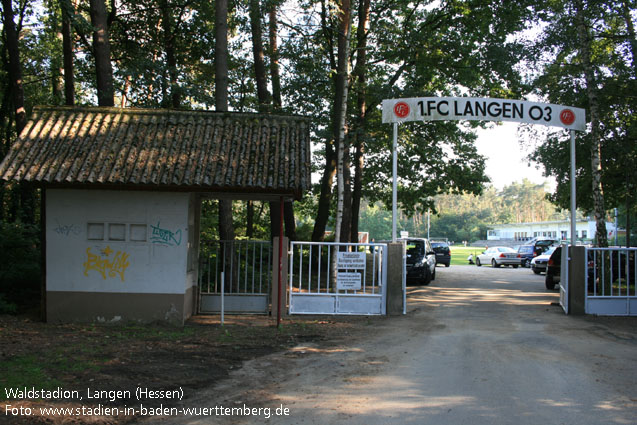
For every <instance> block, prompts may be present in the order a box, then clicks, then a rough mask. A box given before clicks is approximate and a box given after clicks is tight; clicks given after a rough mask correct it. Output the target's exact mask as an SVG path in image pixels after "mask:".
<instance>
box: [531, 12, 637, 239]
mask: <svg viewBox="0 0 637 425" xmlns="http://www.w3.org/2000/svg"><path fill="white" fill-rule="evenodd" d="M544 6H545V7H543V8H542V9H541V10H540V11H539V12H538V14H539V16H540V17H541V18H542V19H543V21H544V22H545V23H547V24H548V25H547V26H546V29H545V32H544V34H543V36H542V37H540V39H539V42H538V43H536V44H535V46H534V49H533V50H531V55H533V57H534V58H542V59H543V60H544V62H543V63H542V65H541V66H538V67H537V68H538V71H539V76H538V77H537V78H536V79H535V80H534V81H533V85H534V86H535V87H537V90H538V93H540V94H541V95H542V96H544V97H546V98H547V99H548V100H549V101H551V102H553V103H561V104H567V105H574V106H580V107H584V108H586V109H588V110H589V114H588V115H589V119H590V132H589V133H587V134H583V135H578V137H577V160H576V165H577V180H578V181H577V187H578V193H577V202H578V207H579V208H581V209H583V210H584V211H586V212H593V213H594V215H595V218H596V221H597V235H598V236H599V240H598V244H600V245H601V246H603V245H604V244H607V243H608V242H607V238H606V230H605V223H604V221H605V217H606V206H618V205H621V204H625V203H628V204H630V203H631V197H632V193H633V190H630V189H629V188H632V187H635V181H636V179H635V172H634V169H635V166H636V165H637V163H636V162H635V157H636V153H635V150H636V145H637V144H636V143H635V124H636V122H635V120H634V119H633V118H632V117H633V116H634V112H635V110H636V109H637V102H636V99H635V98H634V97H632V96H629V95H628V96H627V93H632V92H634V91H635V89H636V88H637V86H636V81H635V68H634V66H633V65H634V50H633V46H634V32H632V35H631V29H630V27H631V25H632V21H631V19H630V13H629V14H628V17H627V16H626V7H629V6H628V5H627V4H626V3H624V2H619V3H618V2H610V1H604V0H595V1H587V2H582V1H581V0H573V1H566V0H564V1H561V2H553V3H547V4H546V5H544ZM632 10H633V11H634V7H633V9H632ZM570 12H574V13H570ZM627 18H628V19H627ZM574 34H576V35H577V36H576V37H573V35H574ZM585 152H589V153H590V154H589V156H588V158H586V157H585V156H583V153H585ZM531 157H532V158H534V160H536V161H538V162H539V163H540V164H542V165H543V166H544V168H545V173H546V174H547V175H548V174H552V175H555V176H556V177H557V180H558V190H557V192H556V193H555V194H554V196H553V197H552V199H553V200H554V201H555V202H556V203H558V205H560V206H562V207H566V206H567V205H568V201H569V194H568V186H569V184H570V181H569V179H570V177H569V176H568V167H569V162H570V160H569V157H568V138H567V137H566V135H564V134H559V133H551V134H550V135H549V140H548V144H546V145H544V146H539V147H538V148H536V151H535V153H534V154H532V155H531ZM629 209H630V207H629Z"/></svg>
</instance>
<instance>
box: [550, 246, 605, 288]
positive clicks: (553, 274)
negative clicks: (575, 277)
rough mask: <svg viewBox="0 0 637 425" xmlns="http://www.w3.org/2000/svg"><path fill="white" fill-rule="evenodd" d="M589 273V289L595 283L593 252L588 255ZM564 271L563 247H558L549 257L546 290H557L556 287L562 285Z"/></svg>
mask: <svg viewBox="0 0 637 425" xmlns="http://www.w3.org/2000/svg"><path fill="white" fill-rule="evenodd" d="M587 262H588V264H587V273H588V284H589V289H590V285H592V284H593V282H594V276H595V262H594V259H593V256H592V255H591V252H589V253H588V260H587ZM561 271H562V247H561V246H558V247H557V248H555V251H553V253H552V254H551V256H550V257H549V260H548V262H547V263H546V278H545V279H544V285H545V286H546V289H555V285H557V284H558V283H560V273H561Z"/></svg>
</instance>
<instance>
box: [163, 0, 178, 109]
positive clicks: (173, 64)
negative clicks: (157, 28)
mask: <svg viewBox="0 0 637 425" xmlns="http://www.w3.org/2000/svg"><path fill="white" fill-rule="evenodd" d="M161 9H162V30H163V33H164V50H165V52H166V65H167V66H168V84H169V86H170V91H169V93H170V94H169V96H170V99H163V102H164V103H165V105H166V106H170V107H172V108H175V109H177V108H179V107H180V106H181V93H180V91H179V85H178V84H177V57H176V55H175V35H174V30H173V28H172V23H173V17H172V14H171V6H170V5H169V4H168V1H167V0H162V2H161Z"/></svg>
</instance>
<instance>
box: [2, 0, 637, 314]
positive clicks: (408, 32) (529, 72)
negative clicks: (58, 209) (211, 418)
mask: <svg viewBox="0 0 637 425" xmlns="http://www.w3.org/2000/svg"><path fill="white" fill-rule="evenodd" d="M1 7H2V21H1V24H2V38H1V39H0V60H1V66H0V157H3V156H4V155H5V154H6V152H7V151H8V149H9V146H10V145H11V143H12V142H13V141H14V140H15V138H16V137H17V134H19V132H20V130H21V129H22V128H23V127H24V125H25V123H26V120H27V119H28V116H29V113H30V111H31V109H32V107H33V106H34V105H69V106H94V105H100V106H118V107H138V108H179V109H206V110H218V111H226V110H231V111H241V112H260V113H293V114H299V115H305V116H308V117H311V118H312V142H313V147H314V153H313V164H312V165H313V168H314V173H315V174H316V175H318V176H320V182H319V183H318V184H316V185H315V187H314V188H313V190H312V191H311V193H308V194H307V196H306V197H305V198H304V200H303V201H302V202H300V203H296V204H295V205H294V206H292V205H291V204H286V205H285V222H286V228H285V232H286V234H287V235H288V236H290V237H291V238H293V239H311V240H323V239H324V238H325V235H326V231H328V230H332V231H333V233H334V234H335V236H336V238H337V239H338V240H341V241H348V240H355V239H356V236H357V234H358V232H359V231H369V232H370V234H371V235H376V232H378V234H379V235H382V236H372V237H386V226H387V215H386V210H387V209H388V208H389V207H390V206H391V185H390V184H389V182H390V181H391V168H390V164H391V161H390V152H391V149H390V147H391V140H390V134H389V132H388V131H387V128H385V127H384V126H382V125H381V123H380V110H379V105H380V102H381V101H382V99H389V98H399V97H415V96H477V97H497V98H512V99H530V100H537V101H547V102H551V103H557V104H564V105H571V106H576V107H581V108H584V109H586V110H587V119H588V121H589V124H588V131H587V132H585V133H582V134H580V135H578V137H577V161H576V165H577V188H578V193H577V202H578V208H579V209H580V211H581V212H582V213H583V214H587V215H588V214H590V215H592V216H593V217H594V218H595V220H596V221H597V223H598V234H601V235H604V236H603V239H602V240H598V241H597V242H598V243H599V244H600V245H602V246H604V245H606V244H607V241H606V240H605V235H606V232H605V231H601V232H600V231H599V229H604V226H605V220H606V218H607V217H608V212H609V211H610V210H612V209H613V208H618V209H619V211H620V225H622V226H623V227H626V228H627V229H628V236H629V237H628V240H627V241H625V242H626V243H627V244H629V245H630V243H631V239H630V235H631V233H632V231H631V230H632V228H631V225H630V223H631V218H632V222H634V215H635V206H634V193H635V183H636V181H637V179H636V174H635V173H636V170H637V142H636V141H635V139H636V137H635V136H636V133H637V126H636V120H637V115H636V114H635V113H634V111H635V109H636V107H637V96H636V95H635V94H634V93H637V84H636V81H637V80H636V78H635V76H636V72H635V71H636V70H637V60H636V57H637V38H636V36H635V30H634V20H635V17H636V5H635V1H634V0H619V1H617V0H613V1H605V0H540V1H538V0H534V1H531V0H519V1H515V2H509V1H493V0H465V1H460V0H433V1H432V0H422V1H402V0H373V1H372V0H358V1H356V2H352V1H351V0H336V1H327V0H300V1H294V2H292V1H285V0H237V1H232V2H228V0H216V1H214V2H210V1H207V0H108V1H106V0H2V4H1ZM485 125H487V124H485V123H480V122H461V123H456V122H435V123H428V124H426V125H418V126H408V127H405V128H404V131H401V137H400V140H399V152H398V155H399V158H400V161H399V176H400V180H399V193H398V199H399V204H400V205H399V209H400V211H401V221H400V223H399V228H400V227H402V228H404V229H405V230H409V231H410V233H412V234H420V235H422V234H423V228H422V223H423V222H424V221H425V220H423V217H424V216H425V215H426V214H427V212H429V211H431V212H432V213H433V214H434V215H433V216H432V220H431V226H432V229H431V234H432V235H435V236H445V237H448V238H449V239H452V240H458V241H460V240H469V241H470V240H474V239H480V238H483V237H484V233H485V231H486V226H488V225H489V224H493V223H501V222H520V221H539V220H542V219H551V218H555V217H559V216H560V215H562V214H563V212H562V209H564V208H568V203H569V187H570V182H569V153H568V152H569V151H568V146H569V139H568V135H567V134H566V133H565V132H564V131H557V130H552V129H538V128H533V127H524V126H522V127H521V129H520V133H521V135H522V139H523V140H524V141H525V143H529V144H531V145H532V147H531V154H530V155H529V161H530V162H535V163H536V164H537V165H538V166H540V167H541V168H543V169H544V172H545V174H546V175H547V176H552V177H554V178H555V181H556V190H555V191H554V192H553V193H550V194H546V193H545V189H544V187H542V186H541V185H539V186H538V185H534V184H532V183H530V182H525V181H523V182H521V183H516V184H512V185H510V186H507V187H505V188H504V189H502V190H500V191H498V190H496V189H494V188H493V187H491V186H490V185H489V179H488V177H487V176H486V174H485V158H484V157H483V156H482V155H480V154H479V152H478V151H477V149H476V146H475V140H476V133H475V130H476V129H477V128H479V127H483V126H485ZM514 179H515V176H512V181H514ZM39 190H40V189H39V188H38V187H35V186H33V185H30V184H28V183H24V182H19V183H18V182H4V183H3V184H2V186H1V187H0V225H1V226H2V229H0V230H1V231H2V233H1V236H0V248H1V249H2V258H3V261H2V266H1V267H0V282H1V285H0V292H4V293H8V292H11V291H14V290H15V288H27V287H30V286H33V285H32V284H29V282H33V281H34V279H35V281H37V280H39V278H38V277H37V276H38V274H39V271H38V264H39V251H38V250H39V245H38V244H39V233H38V232H39V196H40V193H39ZM549 201H550V202H551V204H549ZM270 211H272V214H270ZM278 211H279V208H278V206H277V205H276V203H272V204H262V203H259V202H233V203H229V202H216V201H206V203H205V204H204V208H203V219H204V224H205V229H206V230H205V231H204V233H203V234H202V238H203V240H204V241H205V240H211V239H217V238H222V239H228V238H230V239H232V238H269V237H271V236H273V235H275V234H277V233H278V226H276V225H275V223H278V216H277V214H278ZM297 224H298V226H297ZM633 240H634V238H633ZM1 303H2V300H1V299H0V304H1Z"/></svg>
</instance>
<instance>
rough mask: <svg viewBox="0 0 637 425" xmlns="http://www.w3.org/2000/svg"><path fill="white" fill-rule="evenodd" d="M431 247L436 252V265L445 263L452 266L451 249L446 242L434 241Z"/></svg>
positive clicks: (446, 265)
mask: <svg viewBox="0 0 637 425" xmlns="http://www.w3.org/2000/svg"><path fill="white" fill-rule="evenodd" d="M431 247H432V248H433V249H434V252H435V253H436V265H438V264H444V265H445V267H449V266H451V250H450V249H449V245H448V244H447V243H446V242H432V243H431Z"/></svg>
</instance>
